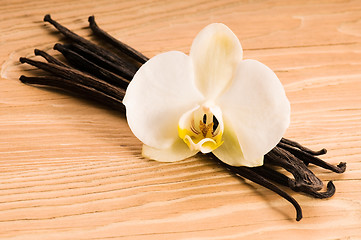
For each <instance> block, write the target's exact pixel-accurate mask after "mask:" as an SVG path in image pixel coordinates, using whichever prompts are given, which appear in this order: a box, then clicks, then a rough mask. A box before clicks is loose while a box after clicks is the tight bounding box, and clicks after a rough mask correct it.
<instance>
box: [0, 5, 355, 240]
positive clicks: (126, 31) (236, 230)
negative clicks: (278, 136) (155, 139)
mask: <svg viewBox="0 0 361 240" xmlns="http://www.w3.org/2000/svg"><path fill="white" fill-rule="evenodd" d="M46 13H51V14H52V16H53V18H54V19H56V20H58V21H59V22H61V23H63V24H64V25H66V26H68V27H69V28H70V29H72V30H74V31H76V32H77V33H79V34H80V35H82V36H85V37H87V38H89V39H93V37H92V36H91V34H90V30H89V29H88V28H87V17H88V16H90V15H95V16H96V20H97V22H98V23H99V25H100V26H102V27H103V28H104V29H106V30H107V31H109V32H110V33H111V34H112V35H114V36H116V37H117V38H119V39H121V40H122V41H124V42H126V43H128V44H129V45H131V46H133V47H135V48H136V49H138V50H140V51H141V52H143V53H144V54H145V55H147V56H149V57H152V56H154V55H155V54H157V53H160V52H164V51H168V50H179V51H183V52H186V53H188V52H189V47H190V44H191V42H192V40H193V38H194V36H195V35H196V34H197V33H198V31H200V30H201V29H202V28H203V27H204V26H206V25H207V24H209V23H212V22H223V23H225V24H227V25H228V26H229V27H230V28H231V29H232V30H233V31H234V32H235V33H236V35H237V36H238V37H239V38H240V40H241V43H242V45H243V47H244V56H245V58H252V59H257V60H259V61H261V62H263V63H265V64H266V65H268V66H269V67H270V68H272V69H273V70H274V71H275V72H276V73H277V75H278V76H279V78H280V80H281V81H282V83H283V84H284V86H285V89H286V93H287V96H288V97H289V99H290V102H291V105H292V123H291V126H290V128H289V129H288V130H287V133H286V136H287V137H290V138H292V139H295V140H298V141H300V142H302V143H304V144H305V145H308V146H310V147H312V148H315V149H318V148H322V147H325V148H327V149H328V150H329V152H328V153H327V155H326V156H325V159H326V160H327V161H328V162H331V163H333V164H337V163H338V162H340V161H346V162H347V167H348V170H347V172H346V173H344V174H341V175H338V174H335V173H330V172H329V171H326V170H322V169H319V168H317V167H312V170H313V171H314V172H315V173H316V174H317V175H318V176H319V177H320V178H321V179H322V180H324V181H328V180H333V181H334V183H335V185H336V188H337V192H336V194H335V196H334V197H332V198H331V199H327V200H319V199H313V198H310V197H307V196H305V195H302V194H299V193H294V192H292V191H290V190H286V191H287V192H288V193H290V194H291V195H292V196H293V197H295V198H296V199H297V200H298V201H299V203H300V205H301V206H302V207H303V211H304V219H302V220H301V221H300V222H296V221H295V220H294V218H295V213H294V209H293V207H292V206H291V205H290V204H289V203H288V202H286V201H285V200H283V199H281V198H280V197H278V196H277V195H276V194H274V193H273V192H271V191H269V190H266V189H264V188H262V187H260V186H257V185H256V184H253V183H251V182H249V181H243V180H239V179H236V178H234V177H233V176H232V175H230V174H229V173H228V172H227V171H225V170H224V169H222V168H220V167H219V166H218V165H217V164H215V163H213V162H212V161H209V159H207V157H205V156H202V155H197V156H195V157H193V158H190V159H188V160H185V161H181V162H177V163H171V164H167V163H158V162H155V161H150V160H146V159H144V158H142V157H141V155H140V151H141V143H140V142H139V141H138V140H137V139H136V138H135V137H134V136H133V134H132V133H131V131H130V130H129V128H128V126H127V123H126V120H125V118H124V116H122V114H120V113H119V112H117V111H113V110H109V109H105V108H104V107H103V106H101V105H98V104H96V103H94V102H90V101H85V100H82V99H79V98H74V97H73V96H71V95H68V94H64V93H63V92H61V91H54V90H49V89H41V88H35V87H31V86H26V85H23V84H21V83H20V82H19V81H18V80H17V79H18V77H19V76H20V75H21V74H31V73H33V72H34V69H33V68H31V67H27V66H22V65H20V64H19V63H18V61H17V60H18V58H19V57H20V56H32V52H33V49H34V48H39V49H42V50H48V51H49V52H52V53H55V52H53V50H51V48H52V46H53V44H54V43H55V42H57V41H59V38H60V35H59V34H56V33H54V31H53V29H52V27H50V26H49V25H48V24H45V23H43V22H42V18H43V15H45V14H46ZM0 16H1V17H0V32H1V35H0V36H1V38H0V39H1V41H0V63H1V66H2V67H1V79H0V213H1V214H0V238H4V239H107V238H119V239H207V240H208V239H289V238H290V236H292V239H305V238H307V239H360V238H361V230H360V229H361V217H360V216H361V202H360V200H361V190H360V189H361V188H360V183H361V179H360V176H361V162H360V159H361V147H360V146H361V94H360V92H361V80H360V79H361V18H360V16H361V3H360V1H357V0H354V1H343V0H335V1H326V0H325V1H307V2H304V1H293V2H291V3H290V2H289V1H280V0H274V1H234V0H225V1H200V0H196V1H151V0H143V1H119V2H118V1H110V0H100V1H86V0H80V1H74V0H67V1H44V0H38V1H24V0H17V1H5V2H4V3H2V4H1V6H0Z"/></svg>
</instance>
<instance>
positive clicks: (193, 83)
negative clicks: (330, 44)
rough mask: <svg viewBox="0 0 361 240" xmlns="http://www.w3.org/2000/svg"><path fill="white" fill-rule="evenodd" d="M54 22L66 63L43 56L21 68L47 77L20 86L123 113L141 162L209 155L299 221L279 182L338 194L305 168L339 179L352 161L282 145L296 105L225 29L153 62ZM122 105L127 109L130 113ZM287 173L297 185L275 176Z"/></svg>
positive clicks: (213, 29)
mask: <svg viewBox="0 0 361 240" xmlns="http://www.w3.org/2000/svg"><path fill="white" fill-rule="evenodd" d="M44 21H46V22H49V23H50V24H52V25H53V26H54V27H55V28H56V29H57V30H58V31H59V32H60V33H62V34H63V35H64V36H66V37H67V39H68V40H69V42H70V43H68V44H64V45H63V44H60V43H57V44H55V46H54V49H55V50H58V51H59V52H61V53H62V55H63V56H64V57H65V59H66V60H67V62H66V63H64V62H62V61H60V60H58V59H56V58H54V57H53V56H51V55H49V54H47V53H46V52H44V51H41V50H38V49H35V51H34V52H35V55H38V56H42V57H43V58H44V59H45V60H46V62H43V61H37V60H33V59H30V58H20V62H22V63H27V64H30V65H33V66H35V67H37V68H39V69H42V70H44V71H45V72H47V73H48V74H47V75H44V76H35V77H26V76H21V77H20V80H21V81H22V82H23V83H27V84H34V85H38V86H41V85H42V86H51V87H56V88H60V89H63V90H66V91H69V92H72V93H74V94H75V95H80V96H81V97H84V98H87V99H93V100H96V101H98V102H101V103H103V104H105V105H106V106H109V107H112V108H114V109H118V110H120V111H123V112H126V116H127V120H128V124H129V126H130V128H131V130H132V131H133V133H134V134H135V136H136V137H137V138H138V139H140V140H141V141H142V142H143V143H144V145H143V152H142V154H143V156H145V157H147V158H150V159H155V160H158V161H164V162H168V161H177V160H182V159H185V158H187V157H190V156H193V155H195V154H196V153H198V152H202V153H204V154H208V156H209V158H210V159H212V160H215V161H217V162H218V163H219V164H220V165H221V166H222V167H224V168H226V169H228V170H229V171H231V172H232V173H234V174H235V175H236V176H239V177H243V178H247V179H249V180H251V181H253V182H255V183H257V184H260V185H262V186H264V187H266V188H268V189H270V190H272V191H274V192H275V193H277V194H279V195H280V196H282V197H283V198H285V199H286V200H287V201H289V202H290V203H291V204H293V206H294V207H295V209H296V212H297V217H296V220H297V221H299V220H301V218H302V210H301V207H300V206H299V204H298V203H297V201H296V200H295V199H294V198H293V197H291V196H290V195H289V194H287V193H286V192H284V191H283V190H281V189H280V188H279V187H277V185H276V184H279V185H282V186H286V187H289V188H290V189H292V190H294V191H297V192H303V193H305V194H307V195H310V196H312V197H315V198H329V197H331V196H333V195H334V193H335V190H336V189H335V186H334V184H333V183H332V181H330V182H328V184H327V189H326V190H325V191H322V189H323V182H322V181H321V180H320V179H319V178H318V177H317V176H316V175H315V174H314V173H313V172H312V171H311V170H310V169H309V168H308V165H309V164H310V163H311V164H314V165H317V166H319V167H322V168H325V169H328V170H331V171H333V172H336V173H343V172H344V171H345V169H346V163H344V162H341V163H340V164H338V165H337V166H334V165H331V164H329V163H327V162H325V161H323V160H321V159H320V158H319V157H318V156H319V155H323V154H325V153H326V150H325V149H322V150H320V151H313V150H310V149H308V148H306V147H304V146H302V145H301V144H299V143H297V142H295V141H292V140H289V139H285V138H283V137H282V136H283V134H284V132H285V130H286V129H287V127H288V125H289V119H290V104H289V102H288V99H287V97H286V94H285V92H284V89H283V86H282V85H281V83H280V81H279V80H278V78H277V76H276V75H275V74H274V73H273V71H272V70H271V69H269V68H268V67H267V66H265V65H263V64H262V63H260V62H258V61H256V60H242V55H243V51H242V47H241V44H240V43H239V40H238V38H237V37H236V36H235V35H234V33H233V32H232V31H231V30H230V29H229V28H228V27H226V26H225V25H223V24H218V23H217V24H211V25H209V26H207V27H205V28H204V29H203V30H202V31H201V32H200V33H199V34H198V35H197V36H196V38H195V40H194V41H193V44H192V47H191V51H190V55H189V56H188V55H185V54H184V53H181V52H178V51H171V52H167V53H161V54H159V55H157V56H155V57H153V58H151V59H148V58H147V57H145V56H144V55H143V54H141V53H140V52H138V51H137V50H135V49H133V48H132V47H130V46H128V45H126V44H124V43H122V42H120V41H118V40H117V39H115V38H114V37H112V36H111V35H109V34H108V33H106V32H105V31H104V30H102V29H100V28H99V26H98V25H97V24H96V22H95V19H94V17H93V16H91V17H89V23H90V28H91V30H92V31H93V33H94V34H95V35H96V36H97V37H98V38H99V39H100V40H102V41H103V42H104V43H105V44H108V45H109V46H111V47H112V49H114V50H108V49H107V48H105V47H102V46H99V45H96V44H94V43H93V42H91V41H89V40H86V39H84V38H83V37H81V36H79V35H77V34H75V33H74V32H72V31H70V30H69V29H67V28H66V27H64V26H62V25H61V24H59V23H58V22H56V21H54V20H53V19H52V18H51V17H50V15H46V16H45V17H44ZM124 105H125V106H124ZM279 167H281V168H283V169H285V170H286V171H288V172H289V173H291V174H292V176H293V178H290V177H288V176H286V175H285V174H283V173H281V172H280V171H277V170H276V169H277V168H279Z"/></svg>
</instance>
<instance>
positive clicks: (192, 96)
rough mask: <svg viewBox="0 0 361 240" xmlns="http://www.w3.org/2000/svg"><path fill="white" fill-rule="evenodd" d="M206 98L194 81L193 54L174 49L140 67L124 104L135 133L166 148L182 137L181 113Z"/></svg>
mask: <svg viewBox="0 0 361 240" xmlns="http://www.w3.org/2000/svg"><path fill="white" fill-rule="evenodd" d="M202 100H203V96H202V94H201V93H200V92H199V91H198V90H197V88H196V85H195V83H194V72H193V65H192V61H191V59H190V57H189V56H187V55H185V54H183V53H181V52H177V51H172V52H166V53H163V54H159V55H157V56H155V57H153V58H151V59H150V60H149V61H148V62H146V63H145V64H143V65H142V66H141V67H140V69H139V70H138V71H137V73H136V74H135V76H134V78H133V80H132V81H131V82H130V84H129V86H128V88H127V91H126V95H125V97H124V100H123V103H124V105H125V106H126V114H127V120H128V124H129V127H130V129H131V130H132V132H133V133H134V135H135V136H136V137H137V138H138V139H139V140H141V141H142V142H143V143H144V144H146V145H148V146H150V147H153V148H158V149H166V148H169V147H171V145H172V144H173V143H174V142H175V141H176V140H178V139H179V137H178V129H177V126H178V121H179V118H180V117H181V115H182V114H183V113H184V112H186V111H187V110H189V109H191V108H193V107H194V106H196V105H197V104H198V102H200V101H202Z"/></svg>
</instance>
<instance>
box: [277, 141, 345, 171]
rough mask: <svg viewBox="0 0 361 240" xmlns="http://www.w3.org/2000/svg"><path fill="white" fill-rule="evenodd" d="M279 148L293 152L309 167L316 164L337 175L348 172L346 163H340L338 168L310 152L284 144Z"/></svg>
mask: <svg viewBox="0 0 361 240" xmlns="http://www.w3.org/2000/svg"><path fill="white" fill-rule="evenodd" d="M277 146H278V147H281V148H283V149H286V150H287V151H289V152H291V153H292V154H293V155H294V156H296V157H297V158H299V159H300V160H302V161H303V162H305V164H306V165H307V164H308V163H312V164H315V165H317V166H319V167H322V168H325V169H329V170H331V171H333V172H336V173H343V172H344V171H345V170H346V163H345V162H340V163H339V164H338V165H337V166H334V165H331V164H329V163H327V162H325V161H323V160H321V159H320V158H318V157H316V156H313V155H312V154H310V153H309V151H303V150H300V149H296V148H293V147H291V146H289V145H287V144H284V143H283V142H280V143H278V145H277Z"/></svg>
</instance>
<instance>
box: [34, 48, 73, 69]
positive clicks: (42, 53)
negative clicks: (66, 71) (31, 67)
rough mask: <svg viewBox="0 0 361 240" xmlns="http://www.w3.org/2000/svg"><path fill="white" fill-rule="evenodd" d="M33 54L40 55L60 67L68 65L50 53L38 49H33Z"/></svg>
mask: <svg viewBox="0 0 361 240" xmlns="http://www.w3.org/2000/svg"><path fill="white" fill-rule="evenodd" d="M34 54H35V55H36V56H42V57H43V58H44V59H45V60H46V61H48V62H49V63H54V64H56V65H59V66H62V67H69V66H67V65H66V64H64V63H63V62H61V61H59V60H58V59H56V58H54V57H53V56H51V55H49V54H47V53H46V52H44V51H41V50H39V49H34Z"/></svg>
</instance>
